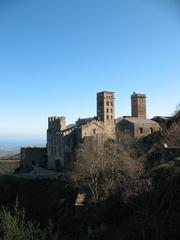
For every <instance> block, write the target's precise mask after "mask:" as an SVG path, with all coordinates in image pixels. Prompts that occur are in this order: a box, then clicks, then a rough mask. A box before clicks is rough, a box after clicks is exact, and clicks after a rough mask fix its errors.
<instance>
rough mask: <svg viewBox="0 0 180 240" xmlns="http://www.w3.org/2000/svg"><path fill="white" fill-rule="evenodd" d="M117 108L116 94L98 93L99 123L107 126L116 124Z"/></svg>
mask: <svg viewBox="0 0 180 240" xmlns="http://www.w3.org/2000/svg"><path fill="white" fill-rule="evenodd" d="M114 116H115V108H114V93H113V92H107V91H104V92H99V93H97V118H98V120H99V121H101V122H104V124H105V125H107V124H114Z"/></svg>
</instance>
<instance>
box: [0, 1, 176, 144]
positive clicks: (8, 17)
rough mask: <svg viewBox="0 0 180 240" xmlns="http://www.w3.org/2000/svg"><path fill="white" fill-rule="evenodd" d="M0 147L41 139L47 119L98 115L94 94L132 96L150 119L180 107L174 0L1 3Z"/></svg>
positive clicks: (123, 109)
mask: <svg viewBox="0 0 180 240" xmlns="http://www.w3.org/2000/svg"><path fill="white" fill-rule="evenodd" d="M0 87H1V92H0V139H7V138H19V139H24V138H26V139H28V138H29V139H30V138H34V139H45V134H46V133H45V131H46V128H47V118H48V116H51V115H65V116H66V117H67V123H70V122H74V121H75V120H76V119H77V118H78V117H88V116H94V115H95V114H96V92H98V91H102V90H110V91H114V92H115V93H116V116H117V117H118V116H122V115H129V114H130V95H131V93H132V92H133V91H136V92H140V93H146V95H147V97H148V98H147V101H148V116H149V117H153V116H154V115H170V114H171V113H172V112H173V111H174V109H175V107H176V105H177V104H178V102H179V101H180V4H178V0H176V1H175V0H150V1H149V0H30V1H28V0H16V1H14V0H0Z"/></svg>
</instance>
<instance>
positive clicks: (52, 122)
mask: <svg viewBox="0 0 180 240" xmlns="http://www.w3.org/2000/svg"><path fill="white" fill-rule="evenodd" d="M65 126H66V119H65V117H64V116H61V117H57V116H53V117H49V118H48V128H49V129H53V130H55V131H61V130H63V129H65Z"/></svg>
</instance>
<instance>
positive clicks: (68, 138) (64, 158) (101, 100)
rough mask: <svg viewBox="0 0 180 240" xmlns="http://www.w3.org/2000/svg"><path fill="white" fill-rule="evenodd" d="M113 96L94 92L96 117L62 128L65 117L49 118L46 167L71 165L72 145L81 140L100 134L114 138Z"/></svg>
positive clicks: (73, 146)
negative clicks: (95, 95)
mask: <svg viewBox="0 0 180 240" xmlns="http://www.w3.org/2000/svg"><path fill="white" fill-rule="evenodd" d="M114 117H115V108H114V93H113V92H108V91H104V92H100V93H97V117H93V118H85V119H78V120H77V121H76V123H75V124H70V125H67V126H66V122H65V117H49V119H48V130H47V159H48V160H47V167H48V168H49V169H55V170H57V171H63V170H64V169H68V168H69V167H70V166H71V161H72V159H73V156H74V150H75V148H76V146H77V145H78V144H79V143H80V142H81V141H82V139H83V138H85V137H90V136H93V135H102V134H104V135H105V136H107V138H112V139H113V138H115V119H114Z"/></svg>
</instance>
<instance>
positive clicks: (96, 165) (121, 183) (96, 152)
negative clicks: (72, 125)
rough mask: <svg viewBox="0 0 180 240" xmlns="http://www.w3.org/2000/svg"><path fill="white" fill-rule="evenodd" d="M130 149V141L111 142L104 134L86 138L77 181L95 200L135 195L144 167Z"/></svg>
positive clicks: (75, 173) (79, 152) (78, 157)
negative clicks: (86, 187)
mask: <svg viewBox="0 0 180 240" xmlns="http://www.w3.org/2000/svg"><path fill="white" fill-rule="evenodd" d="M123 141H124V139H123ZM129 147H130V146H129V144H128V142H126V144H125V142H124V144H123V142H122V141H120V140H119V141H118V142H115V141H113V140H107V138H106V137H105V136H103V135H99V136H94V137H91V138H85V139H84V142H83V143H82V144H81V145H80V146H79V148H78V149H77V153H76V162H75V164H74V169H73V174H72V176H73V179H74V180H75V181H76V182H77V183H79V184H80V185H81V184H85V185H87V186H88V187H89V189H90V191H91V194H92V199H93V200H94V201H98V200H100V199H105V198H107V197H108V196H109V195H110V194H117V193H119V192H121V193H122V192H124V193H126V195H131V194H135V193H136V192H137V191H139V187H140V184H139V182H140V178H141V177H142V175H143V173H144V166H143V161H141V160H139V159H138V160H137V159H134V158H133V154H132V152H133V150H131V149H130V148H129ZM141 187H142V186H141Z"/></svg>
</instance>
